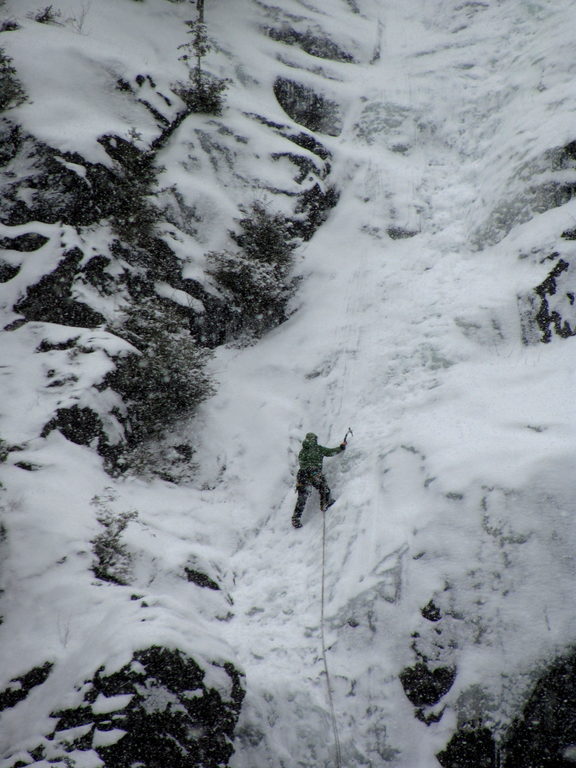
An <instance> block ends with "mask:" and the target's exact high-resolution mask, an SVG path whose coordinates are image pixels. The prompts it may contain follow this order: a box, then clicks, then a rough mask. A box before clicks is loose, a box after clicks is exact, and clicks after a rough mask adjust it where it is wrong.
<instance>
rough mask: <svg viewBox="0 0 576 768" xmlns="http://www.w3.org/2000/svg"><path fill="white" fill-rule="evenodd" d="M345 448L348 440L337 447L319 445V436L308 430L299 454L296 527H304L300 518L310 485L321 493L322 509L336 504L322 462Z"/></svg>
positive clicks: (294, 520)
mask: <svg viewBox="0 0 576 768" xmlns="http://www.w3.org/2000/svg"><path fill="white" fill-rule="evenodd" d="M345 448H346V440H344V441H343V442H342V443H340V445H339V446H338V447H337V448H325V447H324V446H323V445H319V444H318V437H317V435H315V434H314V432H308V434H307V435H306V437H305V438H304V441H303V443H302V449H301V450H300V453H299V454H298V461H299V462H300V469H299V470H298V475H297V476H296V490H297V492H298V500H297V501H296V507H295V509H294V514H293V515H292V525H293V526H294V528H301V527H302V522H301V520H300V518H301V517H302V512H303V511H304V506H305V505H306V499H307V498H308V496H309V495H310V486H313V487H314V488H316V489H317V490H318V491H319V493H320V509H321V510H322V511H324V510H326V509H328V507H331V506H332V504H334V502H335V499H333V498H332V496H331V493H330V488H328V484H327V483H326V478H325V477H324V475H323V474H322V462H323V460H324V457H325V456H336V454H337V453H342V451H343V450H344V449H345Z"/></svg>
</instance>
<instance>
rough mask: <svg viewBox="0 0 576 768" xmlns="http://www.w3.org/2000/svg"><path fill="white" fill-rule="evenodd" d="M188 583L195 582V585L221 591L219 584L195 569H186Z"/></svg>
mask: <svg viewBox="0 0 576 768" xmlns="http://www.w3.org/2000/svg"><path fill="white" fill-rule="evenodd" d="M184 570H185V571H186V576H187V578H188V581H193V582H194V584H198V586H199V587H208V589H220V587H219V586H218V584H217V583H216V582H215V581H213V580H212V579H211V578H210V577H209V576H206V574H205V573H201V571H195V570H194V569H193V568H185V569H184Z"/></svg>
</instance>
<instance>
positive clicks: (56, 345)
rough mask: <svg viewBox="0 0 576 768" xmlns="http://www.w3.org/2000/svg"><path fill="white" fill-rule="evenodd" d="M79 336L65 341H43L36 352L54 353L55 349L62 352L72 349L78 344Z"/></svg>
mask: <svg viewBox="0 0 576 768" xmlns="http://www.w3.org/2000/svg"><path fill="white" fill-rule="evenodd" d="M78 338H79V337H78V336H73V337H71V338H70V339H66V340H65V341H57V342H56V341H48V339H43V340H42V341H41V342H40V344H38V346H37V347H36V352H52V350H54V349H58V350H62V349H72V348H73V347H74V346H75V345H76V342H77V341H78Z"/></svg>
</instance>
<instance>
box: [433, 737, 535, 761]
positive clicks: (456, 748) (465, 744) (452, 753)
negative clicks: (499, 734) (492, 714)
mask: <svg viewBox="0 0 576 768" xmlns="http://www.w3.org/2000/svg"><path fill="white" fill-rule="evenodd" d="M436 757H437V758H438V762H439V763H440V765H442V766H443V767H444V768H497V766H498V762H497V760H498V758H497V750H496V744H495V741H494V738H493V736H492V733H491V732H490V731H489V729H488V728H478V729H476V730H460V731H458V732H457V733H455V734H454V736H453V737H452V738H451V739H450V741H449V742H448V744H447V746H446V749H444V750H443V751H442V752H439V753H438V754H437V755H436ZM522 765H523V768H530V766H529V765H528V763H522ZM533 768H536V766H534V767H533Z"/></svg>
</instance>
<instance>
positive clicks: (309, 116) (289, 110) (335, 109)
mask: <svg viewBox="0 0 576 768" xmlns="http://www.w3.org/2000/svg"><path fill="white" fill-rule="evenodd" d="M274 95H275V96H276V98H277V100H278V103H279V104H280V106H281V107H282V109H283V110H284V111H285V112H286V114H287V115H289V116H290V117H291V118H292V119H293V120H295V121H296V122H297V123H300V125H303V126H304V127H305V128H308V130H310V131H318V132H319V133H326V134H327V135H328V136H339V135H340V133H341V132H342V117H341V115H340V108H339V106H338V104H337V103H336V102H335V101H331V100H330V99H327V98H326V97H325V96H322V95H321V94H319V93H316V92H315V91H313V90H312V88H308V86H305V85H302V83H297V82H296V81H295V80H287V79H286V78H283V77H278V78H277V79H276V82H275V83H274Z"/></svg>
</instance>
